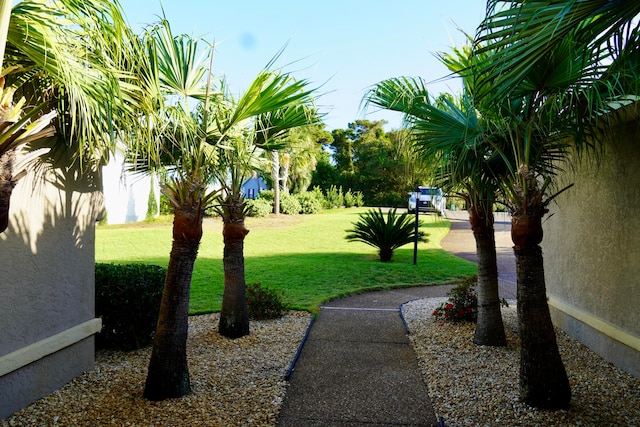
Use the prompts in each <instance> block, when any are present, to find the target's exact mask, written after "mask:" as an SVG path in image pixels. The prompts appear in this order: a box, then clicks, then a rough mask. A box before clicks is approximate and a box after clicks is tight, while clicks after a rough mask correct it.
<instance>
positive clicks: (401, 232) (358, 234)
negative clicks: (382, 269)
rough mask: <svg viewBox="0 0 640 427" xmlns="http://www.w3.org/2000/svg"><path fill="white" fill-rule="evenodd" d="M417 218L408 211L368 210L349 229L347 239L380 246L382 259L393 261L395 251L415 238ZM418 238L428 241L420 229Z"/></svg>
mask: <svg viewBox="0 0 640 427" xmlns="http://www.w3.org/2000/svg"><path fill="white" fill-rule="evenodd" d="M414 221H415V218H413V216H412V215H408V214H406V213H403V214H400V215H398V214H396V209H390V210H389V211H388V212H387V213H386V215H385V214H384V213H383V212H382V209H380V208H378V209H377V210H373V209H372V210H368V211H366V212H364V213H362V214H360V219H359V220H358V222H356V223H355V224H354V228H353V229H351V230H347V233H348V234H347V235H346V237H345V238H346V239H347V240H349V241H359V242H362V243H366V244H367V245H370V246H374V247H376V248H378V250H379V251H378V255H379V256H380V261H382V262H387V261H391V258H392V257H393V251H394V250H395V249H397V248H399V247H400V246H404V245H406V244H407V243H412V242H413V241H414V239H415V223H414ZM418 240H419V241H421V242H426V241H427V239H426V234H425V233H424V232H423V231H418Z"/></svg>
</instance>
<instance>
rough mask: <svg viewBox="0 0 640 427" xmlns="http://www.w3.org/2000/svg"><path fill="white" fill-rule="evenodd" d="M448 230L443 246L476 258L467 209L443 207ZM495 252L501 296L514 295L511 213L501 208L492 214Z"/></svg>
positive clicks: (514, 277) (510, 297)
mask: <svg viewBox="0 0 640 427" xmlns="http://www.w3.org/2000/svg"><path fill="white" fill-rule="evenodd" d="M446 217H447V219H448V220H449V221H451V231H450V232H449V234H447V235H446V236H445V237H444V239H442V241H441V242H440V245H441V246H442V248H443V249H445V250H446V251H448V252H451V253H453V254H455V255H456V256H459V257H460V258H463V259H466V260H469V261H473V262H477V261H478V259H477V257H476V242H475V239H474V238H473V232H472V231H471V225H469V214H468V213H467V212H466V211H446ZM494 229H495V237H496V256H497V259H498V283H499V286H500V298H505V299H516V280H517V279H516V261H515V256H514V255H513V243H512V241H511V217H510V216H509V215H508V214H506V213H504V212H497V213H496V214H495V223H494Z"/></svg>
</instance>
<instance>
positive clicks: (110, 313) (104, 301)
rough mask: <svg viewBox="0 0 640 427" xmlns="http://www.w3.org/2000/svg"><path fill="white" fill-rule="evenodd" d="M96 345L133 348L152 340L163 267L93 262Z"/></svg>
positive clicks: (158, 309) (163, 275) (161, 285)
mask: <svg viewBox="0 0 640 427" xmlns="http://www.w3.org/2000/svg"><path fill="white" fill-rule="evenodd" d="M95 271H96V315H97V316H99V317H102V330H101V331H100V332H99V333H98V334H97V335H96V347H97V348H104V349H114V350H125V351H129V350H135V349H138V348H141V347H144V346H146V345H149V344H151V342H152V341H153V334H154V332H155V329H156V323H157V321H158V313H159V312H160V300H161V299H162V290H163V287H164V279H165V276H166V269H164V268H162V267H159V266H155V265H144V264H129V265H114V264H96V268H95Z"/></svg>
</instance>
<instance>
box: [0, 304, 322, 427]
mask: <svg viewBox="0 0 640 427" xmlns="http://www.w3.org/2000/svg"><path fill="white" fill-rule="evenodd" d="M218 319H219V315H218V314H208V315H201V316H192V317H190V318H189V341H188V345H187V347H188V348H187V351H188V360H189V373H190V376H191V385H192V393H191V394H189V395H187V396H185V397H183V398H180V399H168V400H165V401H161V402H150V401H147V400H145V399H144V398H143V397H142V392H143V389H144V382H145V378H146V374H147V367H148V364H149V358H150V355H151V348H144V349H141V350H137V351H133V352H129V353H122V352H104V351H100V352H98V353H97V354H96V369H95V370H94V371H91V372H86V373H85V374H84V375H82V376H80V377H78V378H76V379H75V380H73V381H72V382H70V383H69V384H67V385H66V386H64V387H62V388H61V389H59V390H57V391H56V392H54V393H52V394H51V395H49V396H47V397H45V398H43V399H40V400H38V401H37V402H35V403H33V404H32V405H30V406H29V407H27V408H25V409H23V410H21V411H19V412H17V413H15V414H14V415H12V416H11V417H9V418H7V419H5V420H2V421H0V422H1V424H0V425H1V426H2V427H7V426H38V427H44V426H65V427H71V426H73V427H80V426H92V427H95V426H156V427H158V426H163V427H164V426H250V425H253V426H272V425H275V423H276V417H277V414H278V411H279V409H280V406H281V404H282V401H283V398H284V395H285V391H286V385H287V383H286V381H285V380H284V377H285V375H286V373H287V371H288V369H289V367H290V364H291V362H292V361H293V359H294V357H295V354H296V351H297V350H298V346H299V345H300V342H301V341H302V339H303V337H304V334H305V333H306V331H307V328H308V326H309V323H310V322H311V315H310V314H309V313H305V312H289V313H288V314H287V315H286V316H284V317H283V318H281V319H278V320H266V321H259V322H253V321H252V322H251V334H250V335H249V336H246V337H243V338H239V339H236V340H229V339H226V338H223V337H222V336H220V335H219V334H218V332H217V330H218Z"/></svg>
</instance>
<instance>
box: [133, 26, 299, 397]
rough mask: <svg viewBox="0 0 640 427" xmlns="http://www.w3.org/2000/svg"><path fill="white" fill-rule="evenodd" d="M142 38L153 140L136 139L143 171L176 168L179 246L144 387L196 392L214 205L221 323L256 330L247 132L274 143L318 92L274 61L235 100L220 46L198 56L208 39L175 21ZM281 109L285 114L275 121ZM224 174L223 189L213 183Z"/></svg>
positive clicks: (171, 196)
mask: <svg viewBox="0 0 640 427" xmlns="http://www.w3.org/2000/svg"><path fill="white" fill-rule="evenodd" d="M142 41H143V44H142V45H143V46H144V48H145V49H146V57H147V58H148V61H147V62H146V63H144V62H142V63H141V68H140V70H139V72H140V74H141V78H140V81H141V82H143V83H144V84H145V86H144V87H143V92H144V93H145V94H146V95H147V98H146V102H145V103H144V105H146V106H147V109H146V110H143V111H144V113H146V114H145V115H144V116H143V117H141V123H142V124H143V126H141V127H142V128H145V129H147V130H148V139H147V140H146V141H145V142H144V143H143V144H140V145H139V146H133V147H132V156H133V157H135V158H137V166H138V167H139V168H140V169H141V170H145V169H148V168H158V169H164V170H165V171H166V176H168V178H167V180H166V181H165V182H164V183H162V185H161V189H162V192H163V194H164V195H165V196H166V197H167V199H168V200H169V202H170V203H171V206H172V207H173V213H174V221H173V243H172V249H171V254H170V257H169V265H168V268H167V277H166V280H165V285H164V291H163V296H162V302H161V307H160V314H159V318H158V325H157V329H156V334H155V339H154V345H153V350H152V355H151V360H150V362H149V371H148V375H147V380H146V384H145V391H144V395H145V397H146V398H148V399H151V400H161V399H166V398H170V397H180V396H183V395H185V394H187V393H188V392H189V391H190V381H189V371H188V366H187V360H186V341H187V325H188V310H189V290H190V284H191V276H192V273H193V265H194V262H195V259H196V257H197V253H198V248H199V245H200V240H201V237H202V222H203V219H204V213H205V210H206V209H207V208H209V207H217V208H218V209H219V211H220V213H221V214H222V217H223V223H224V227H223V236H224V241H225V249H224V260H223V262H224V269H225V295H224V297H223V307H222V313H221V320H220V329H221V332H222V333H223V335H226V336H241V335H242V334H246V333H248V320H246V321H245V319H246V317H247V316H246V299H245V290H244V261H243V258H242V245H243V241H244V236H245V235H246V233H247V230H246V228H245V227H244V217H245V215H246V205H245V203H244V200H243V199H242V193H241V192H240V185H241V184H242V181H243V179H242V173H244V172H245V170H246V171H251V168H247V165H246V164H245V163H244V162H245V160H246V159H247V153H248V152H250V151H251V150H252V145H249V144H247V141H249V140H248V139H247V138H248V135H255V138H254V139H251V140H250V141H251V142H252V143H255V145H258V146H259V145H263V146H266V145H268V144H267V142H269V141H270V140H271V138H274V137H277V136H278V135H279V132H281V131H282V130H283V129H284V128H285V125H287V123H292V122H294V120H297V119H298V114H297V113H296V114H292V113H291V112H290V110H291V111H293V110H294V109H297V108H298V106H299V105H300V104H303V103H304V102H307V101H308V100H310V96H309V93H310V91H308V90H305V86H306V84H307V83H306V82H304V81H294V80H293V78H292V77H291V76H289V75H287V74H283V73H277V72H272V71H268V70H266V69H265V70H264V71H262V72H261V73H260V74H259V75H258V76H257V77H256V79H255V80H254V81H253V83H252V84H251V86H250V88H249V89H248V90H247V91H246V92H245V94H244V95H243V96H241V97H240V98H239V99H238V100H237V101H234V100H233V99H231V98H230V96H229V94H228V93H227V91H226V89H225V87H226V86H225V83H224V81H219V82H217V84H216V85H214V83H213V82H212V80H213V79H212V76H211V61H212V59H213V57H212V52H213V45H209V46H207V47H206V48H205V49H204V51H203V53H202V54H201V55H200V56H198V51H199V47H198V43H199V42H200V40H198V39H194V38H191V37H188V36H185V35H181V36H174V35H173V34H172V32H171V28H170V25H169V23H168V22H167V21H166V20H163V21H161V22H160V23H159V24H157V25H155V26H152V27H151V28H150V29H148V30H147V31H146V33H145V34H144V36H143V40H142ZM207 61H208V62H207ZM145 66H146V67H145ZM193 107H195V108H193ZM272 116H273V117H278V118H280V119H281V120H282V122H279V121H278V120H271V121H270V120H268V119H269V118H270V117H272ZM287 120H290V122H287ZM256 129H257V130H256ZM249 157H250V156H249ZM216 183H217V184H219V185H220V186H221V187H222V188H221V189H220V190H211V189H210V185H211V184H216ZM238 330H239V331H240V332H236V331H238ZM229 331H231V332H229Z"/></svg>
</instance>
